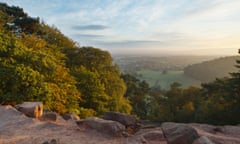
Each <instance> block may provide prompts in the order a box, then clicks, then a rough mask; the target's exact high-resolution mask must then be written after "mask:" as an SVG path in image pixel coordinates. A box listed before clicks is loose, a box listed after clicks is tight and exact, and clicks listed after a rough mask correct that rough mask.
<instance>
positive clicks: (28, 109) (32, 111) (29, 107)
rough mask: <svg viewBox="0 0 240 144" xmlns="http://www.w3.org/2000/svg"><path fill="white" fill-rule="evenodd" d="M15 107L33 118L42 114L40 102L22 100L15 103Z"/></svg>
mask: <svg viewBox="0 0 240 144" xmlns="http://www.w3.org/2000/svg"><path fill="white" fill-rule="evenodd" d="M16 109H17V110H19V111H20V112H22V113H24V114H25V115H26V116H28V117H33V118H39V117H41V116H42V114H43V104H42V103H41V102H24V103H22V104H19V105H17V106H16Z"/></svg>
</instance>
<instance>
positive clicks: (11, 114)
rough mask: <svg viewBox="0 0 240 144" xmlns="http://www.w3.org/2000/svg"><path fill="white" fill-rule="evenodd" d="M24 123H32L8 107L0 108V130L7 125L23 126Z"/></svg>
mask: <svg viewBox="0 0 240 144" xmlns="http://www.w3.org/2000/svg"><path fill="white" fill-rule="evenodd" d="M25 123H32V119H29V118H28V117H26V116H25V115H24V114H23V113H21V112H19V111H18V110H16V109H15V108H14V107H12V106H10V105H7V106H0V130H1V128H3V127H6V126H8V125H10V126H11V125H12V124H20V125H24V124H25ZM0 135H1V134H0Z"/></svg>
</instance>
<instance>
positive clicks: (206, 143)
mask: <svg viewBox="0 0 240 144" xmlns="http://www.w3.org/2000/svg"><path fill="white" fill-rule="evenodd" d="M193 144H215V143H213V142H212V141H211V140H210V139H209V138H208V137H206V136H201V137H200V138H198V139H196V140H195V141H194V142H193Z"/></svg>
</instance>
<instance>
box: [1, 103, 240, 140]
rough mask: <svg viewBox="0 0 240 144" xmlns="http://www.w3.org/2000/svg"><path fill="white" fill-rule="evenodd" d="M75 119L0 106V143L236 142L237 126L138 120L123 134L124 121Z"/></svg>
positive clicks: (239, 135) (238, 137)
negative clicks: (135, 126)
mask: <svg viewBox="0 0 240 144" xmlns="http://www.w3.org/2000/svg"><path fill="white" fill-rule="evenodd" d="M46 113H48V112H45V113H44V114H43V116H42V118H44V117H45V116H47V115H46ZM44 115H45V116H44ZM120 115H121V114H120ZM124 116H125V114H124ZM45 118H46V117H45ZM69 121H70V122H69ZM77 123H78V125H77V124H76V122H75V120H71V119H68V120H64V119H63V118H62V117H61V116H60V115H59V114H57V113H53V117H52V115H51V116H50V118H49V117H48V119H45V120H41V118H40V119H39V118H32V117H27V116H26V115H25V114H23V113H22V112H20V111H18V110H16V109H15V108H14V107H12V106H0V144H16V143H17V144H33V143H34V144H61V143H70V144H87V143H92V144H93V143H94V144H95V143H98V144H106V143H109V144H143V143H144V144H240V126H213V125H208V124H180V123H172V122H167V123H163V124H162V125H161V126H160V125H159V124H154V123H150V124H149V123H142V126H141V127H139V129H138V130H137V131H136V132H135V133H132V134H126V133H127V132H128V131H127V129H126V125H127V123H124V124H126V125H123V124H121V123H120V122H118V121H117V120H116V121H113V120H105V119H101V118H87V119H83V120H80V121H77Z"/></svg>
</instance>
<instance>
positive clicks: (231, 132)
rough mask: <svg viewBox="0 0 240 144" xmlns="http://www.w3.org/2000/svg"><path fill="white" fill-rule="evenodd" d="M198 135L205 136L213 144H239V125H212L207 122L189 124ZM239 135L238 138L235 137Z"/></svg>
mask: <svg viewBox="0 0 240 144" xmlns="http://www.w3.org/2000/svg"><path fill="white" fill-rule="evenodd" d="M190 126H191V127H193V128H194V129H196V130H197V132H198V133H199V135H201V136H207V137H208V139H209V140H211V141H212V142H213V143H215V144H240V139H239V138H240V127H239V126H214V125H209V124H196V123H195V124H190ZM237 137H239V138H237Z"/></svg>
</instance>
